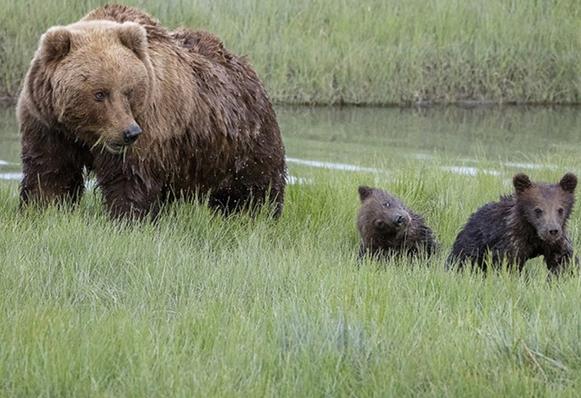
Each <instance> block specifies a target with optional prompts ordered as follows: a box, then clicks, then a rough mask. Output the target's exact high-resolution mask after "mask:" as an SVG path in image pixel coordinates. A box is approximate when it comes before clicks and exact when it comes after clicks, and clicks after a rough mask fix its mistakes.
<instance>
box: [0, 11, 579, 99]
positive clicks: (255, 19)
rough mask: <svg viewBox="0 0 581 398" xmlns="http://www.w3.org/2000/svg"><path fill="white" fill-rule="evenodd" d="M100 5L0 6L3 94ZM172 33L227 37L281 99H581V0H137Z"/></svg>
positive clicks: (10, 93)
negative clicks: (48, 41) (47, 44)
mask: <svg viewBox="0 0 581 398" xmlns="http://www.w3.org/2000/svg"><path fill="white" fill-rule="evenodd" d="M104 3H105V2H104V1H100V0H84V1H74V2H73V1H66V0H43V1H40V0H30V1H18V2H16V1H12V0H0V10H2V11H1V12H0V95H8V96H14V95H16V93H17V91H18V86H19V84H20V82H21V80H22V78H23V76H24V73H25V71H26V68H27V66H28V64H29V62H30V59H31V57H32V54H33V52H34V50H35V48H36V45H37V42H38V38H39V37H40V34H41V33H42V32H44V31H46V30H47V29H48V28H49V27H51V26H53V25H58V24H68V23H71V22H73V21H76V20H78V19H79V18H80V17H81V16H83V15H84V14H85V13H87V12H88V11H89V10H91V9H92V8H94V7H97V6H98V5H100V4H104ZM123 3H126V4H130V5H137V6H139V7H141V8H143V9H145V10H147V11H148V12H150V13H151V14H153V15H154V16H156V17H157V18H158V19H160V20H161V22H162V23H163V24H164V25H167V26H169V27H177V26H188V27H192V28H200V29H207V30H210V31H212V32H215V33H216V34H218V35H219V36H220V37H221V38H222V39H223V40H224V42H225V44H226V45H227V46H228V47H229V48H231V49H233V50H234V51H235V52H237V53H240V54H246V55H248V56H249V57H250V59H251V61H252V63H253V64H254V65H255V67H256V69H257V70H258V72H259V74H260V76H261V77H262V79H263V80H264V81H265V83H266V86H267V88H268V90H269V93H270V95H271V96H272V98H273V99H274V100H275V101H276V102H279V103H309V104H341V103H353V104H400V105H406V104H412V103H417V102H419V103H426V102H443V103H449V102H459V101H479V102H488V101H492V102H501V103H513V102H514V103H543V104H554V103H579V102H580V91H581V80H580V79H579V76H581V69H580V68H581V58H580V57H581V36H580V35H579V27H578V25H579V20H580V19H581V8H580V7H579V6H578V4H577V1H576V0H559V1H556V0H540V1H513V2H507V1H504V0H488V1H484V0H479V1H469V2H463V1H457V0H438V1H424V0H389V1H383V0H365V1H348V0H299V1H292V2H282V1H275V0H267V1H262V0H261V1H259V0H245V1H236V0H217V1H209V0H171V1H159V0H139V1H134V0H129V1H125V2H123Z"/></svg>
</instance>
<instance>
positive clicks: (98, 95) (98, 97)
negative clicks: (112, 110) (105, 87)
mask: <svg viewBox="0 0 581 398" xmlns="http://www.w3.org/2000/svg"><path fill="white" fill-rule="evenodd" d="M106 98H107V93H106V92H104V91H97V92H96V93H95V101H97V102H103V101H105V99H106Z"/></svg>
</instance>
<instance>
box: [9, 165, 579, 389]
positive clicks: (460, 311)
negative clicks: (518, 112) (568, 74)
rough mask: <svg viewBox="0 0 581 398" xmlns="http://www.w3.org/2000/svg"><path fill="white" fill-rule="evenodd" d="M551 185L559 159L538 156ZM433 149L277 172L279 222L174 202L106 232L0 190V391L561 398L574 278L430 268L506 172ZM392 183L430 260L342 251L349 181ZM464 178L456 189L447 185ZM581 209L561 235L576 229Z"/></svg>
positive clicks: (574, 384)
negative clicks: (423, 230) (433, 157)
mask: <svg viewBox="0 0 581 398" xmlns="http://www.w3.org/2000/svg"><path fill="white" fill-rule="evenodd" d="M546 163H551V164H554V165H555V167H556V169H555V170H545V171H540V170H537V171H534V172H533V173H532V175H533V176H534V178H535V179H541V180H546V181H557V180H558V178H560V176H561V174H562V173H561V170H566V169H567V167H574V168H575V169H579V162H578V161H577V160H575V159H569V158H568V159H563V158H562V157H557V156H555V157H552V158H550V159H546ZM442 164H444V163H441V162H439V161H435V162H434V163H430V164H421V163H418V162H417V161H416V162H414V161H410V162H408V163H401V162H399V163H398V167H397V168H394V164H389V163H386V164H384V165H382V167H381V169H382V170H390V172H389V173H382V172H379V173H353V172H341V171H322V170H314V169H308V168H302V167H300V166H296V165H295V166H292V167H291V172H292V173H293V174H294V175H300V176H302V177H303V178H306V179H307V182H308V183H307V184H305V185H292V186H290V188H289V191H288V196H287V205H286V208H285V212H284V215H283V217H282V219H280V220H279V221H277V222H274V221H272V220H270V219H268V218H267V217H265V216H264V215H263V216H260V217H258V218H257V219H256V220H252V219H249V218H248V217H245V216H239V217H233V218H231V219H227V220H225V219H222V218H221V217H217V216H214V215H212V214H211V213H210V211H209V210H208V209H207V208H206V207H204V206H198V205H193V204H177V205H175V206H172V207H170V208H168V209H166V212H165V214H164V217H162V219H161V220H160V222H159V223H158V224H144V225H135V226H124V225H120V224H116V223H113V222H110V221H109V220H108V219H107V217H106V216H105V215H104V214H103V208H102V207H101V205H100V204H99V196H98V194H96V193H93V192H90V193H89V194H88V195H87V196H86V197H85V198H84V200H83V202H82V204H81V206H80V207H79V208H78V209H75V210H70V211H66V212H62V211H59V210H58V209H55V208H52V209H49V210H48V211H45V212H38V211H35V210H31V211H28V212H25V213H23V214H19V213H18V212H17V210H16V209H17V207H18V200H17V195H16V191H17V190H16V184H13V183H6V182H4V183H2V185H0V253H1V266H0V291H1V292H2V294H0V342H1V344H0V379H1V380H2V382H1V383H0V395H6V396H15V395H16V396H184V397H187V396H192V395H197V396H233V395H239V396H263V395H267V396H322V395H328V396H339V395H343V396H374V395H383V396H418V395H427V396H437V397H441V396H443V395H455V396H576V394H578V391H579V389H580V388H581V349H580V347H581V346H580V345H579V341H580V340H581V328H580V327H579V325H581V313H580V312H579V303H581V278H579V276H578V275H576V276H573V277H568V278H564V279H562V280H559V281H556V282H552V283H549V282H547V280H546V278H545V276H546V273H545V269H544V267H543V264H542V261H541V260H540V259H537V260H535V261H532V262H531V263H530V264H529V265H528V267H527V268H526V271H525V273H524V275H521V276H518V275H514V274H509V273H506V272H501V273H499V274H491V275H489V276H488V277H486V278H483V277H482V276H480V275H471V274H469V273H468V274H464V275H461V274H456V273H447V272H445V271H444V270H443V261H444V258H445V256H446V254H447V251H448V249H449V247H450V245H451V243H452V241H453V239H454V237H455V234H456V232H457V230H458V228H459V227H460V226H461V225H462V223H463V222H464V221H465V220H466V217H467V216H468V215H469V214H470V213H471V212H472V211H473V210H474V209H475V208H476V207H478V206H479V205H481V204H482V203H483V202H484V201H488V200H495V199H496V198H498V195H499V194H500V193H503V192H507V191H510V180H509V177H510V175H511V174H512V169H505V168H502V167H501V168H500V169H499V170H500V172H501V175H500V176H494V175H487V174H479V175H477V176H476V177H469V176H462V175H456V174H453V173H450V172H448V171H444V170H442V169H441V167H440V166H441V165H442ZM358 183H367V184H371V185H379V186H383V187H385V188H388V189H390V190H392V191H393V192H396V193H397V194H398V195H400V196H401V197H402V198H403V199H404V200H406V201H407V202H408V203H409V204H410V206H412V207H413V208H415V209H416V210H418V211H420V212H422V213H424V214H425V215H426V218H427V220H428V222H429V224H430V225H432V226H433V228H434V230H435V231H436V233H437V234H438V237H439V239H440V241H441V242H442V244H443V251H442V253H441V254H440V255H439V256H437V257H436V258H435V259H434V260H433V261H431V262H430V263H425V262H424V261H416V262H407V261H395V262H391V263H388V264H379V263H375V262H371V261H365V262H363V263H362V264H360V265H359V266H358V265H357V262H356V253H357V243H358V242H357V234H356V230H355V225H354V221H355V220H354V219H355V212H356V209H357V206H358V203H357V193H356V184H358ZM467 187H469V188H467ZM580 227H581V213H580V212H579V209H576V212H575V213H574V216H573V218H572V220H571V225H570V229H571V232H572V236H573V238H574V239H575V240H576V241H577V243H576V247H577V248H578V247H579V243H578V237H579V228H580Z"/></svg>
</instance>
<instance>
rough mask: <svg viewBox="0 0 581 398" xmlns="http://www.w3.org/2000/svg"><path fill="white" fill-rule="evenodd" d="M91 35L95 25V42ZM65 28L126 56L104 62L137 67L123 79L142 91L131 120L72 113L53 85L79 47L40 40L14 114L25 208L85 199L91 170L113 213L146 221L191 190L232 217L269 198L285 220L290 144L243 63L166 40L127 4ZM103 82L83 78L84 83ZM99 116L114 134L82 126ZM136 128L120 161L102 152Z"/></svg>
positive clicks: (200, 37)
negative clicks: (135, 136)
mask: <svg viewBox="0 0 581 398" xmlns="http://www.w3.org/2000/svg"><path fill="white" fill-rule="evenodd" d="M105 21H110V24H111V29H115V31H116V32H118V34H117V39H116V38H115V37H114V36H111V35H110V34H109V31H104V30H99V29H102V27H103V26H105V27H107V26H108V25H107V24H108V23H109V22H105ZM122 23H124V24H122ZM93 27H96V28H98V29H97V30H95V31H94V33H92V35H93V36H91V34H89V35H88V36H87V32H89V30H90V29H93ZM65 28H68V29H71V30H75V31H76V32H78V33H79V34H81V33H82V34H84V35H86V37H89V39H87V40H92V41H90V43H91V45H93V46H94V47H95V48H97V49H98V48H99V47H98V46H102V48H103V49H111V48H112V47H113V46H115V47H114V48H115V49H117V48H119V50H118V51H117V50H116V51H117V52H116V53H115V54H118V55H119V59H111V58H107V59H104V60H103V61H102V62H103V63H105V66H109V67H110V68H109V69H110V70H113V71H115V70H117V69H120V68H127V67H128V66H127V65H129V64H131V63H133V64H135V65H136V66H139V70H135V73H129V74H128V75H127V76H128V77H129V78H133V77H135V79H139V80H136V82H137V81H139V82H143V84H139V85H138V89H139V93H138V94H139V95H134V96H133V97H132V98H134V99H132V101H134V102H135V103H133V102H132V103H131V104H130V105H131V112H129V113H128V114H126V113H127V112H126V111H127V109H129V105H128V104H127V103H126V102H124V103H121V102H120V104H121V105H119V106H117V107H115V106H112V107H111V109H112V110H111V112H109V113H107V114H103V112H101V113H99V112H100V110H98V109H92V106H87V107H79V106H75V107H71V106H69V107H67V106H66V105H63V103H62V101H63V99H62V98H61V97H65V96H66V95H61V94H60V92H58V91H57V89H56V87H55V86H54V84H52V83H51V82H52V81H53V80H51V79H53V78H54V76H55V74H56V73H60V72H61V71H62V70H59V68H61V69H62V68H64V67H65V66H64V65H66V60H67V56H66V55H65V56H64V57H63V56H61V54H67V53H68V52H69V51H72V49H71V46H72V44H71V42H70V41H69V40H68V38H67V37H66V35H63V34H62V32H63V30H62V29H63V28H58V27H57V28H53V29H51V30H49V32H47V34H45V36H43V39H42V40H41V44H40V46H39V49H38V50H37V52H36V54H35V57H34V59H33V61H32V64H31V67H30V69H29V71H28V74H27V76H26V79H25V83H24V87H23V90H22V93H21V95H20V98H19V104H18V111H17V112H18V119H19V123H20V130H21V135H22V161H23V171H24V180H23V182H22V185H21V203H22V204H23V205H25V204H27V203H29V202H39V203H41V204H45V203H49V202H73V203H76V202H78V200H79V199H80V197H81V195H82V194H83V187H84V173H83V171H84V170H92V171H94V173H95V175H96V178H97V183H98V186H99V187H100V189H101V192H102V194H103V197H104V201H105V204H106V206H107V208H108V209H109V212H110V213H111V215H112V216H113V217H131V218H142V217H144V216H145V215H147V214H148V213H155V212H156V210H157V209H158V208H159V205H160V204H161V203H163V202H164V201H168V200H170V199H173V198H176V197H185V198H192V197H193V196H195V194H202V195H205V194H209V195H210V196H209V201H210V204H211V205H212V206H214V207H217V208H219V209H221V210H223V211H224V212H226V213H229V212H232V211H238V210H240V209H242V208H246V207H247V206H248V204H249V203H250V202H253V203H254V204H260V203H262V202H263V201H265V200H266V201H268V202H271V203H272V204H273V205H274V211H275V214H276V215H278V214H280V212H281V211H282V206H283V199H284V189H285V184H286V165H285V160H284V147H283V143H282V139H281V135H280V132H279V128H278V124H277V121H276V116H275V113H274V110H273V108H272V105H271V103H270V100H269V98H268V96H267V94H266V92H265V89H264V87H263V85H262V83H261V82H260V80H259V79H258V76H257V75H256V73H255V72H254V70H253V69H252V68H251V67H250V65H249V64H248V63H247V62H246V60H245V59H243V58H241V57H238V56H236V55H234V54H232V53H230V52H229V51H228V50H227V49H225V48H224V47H223V45H222V43H221V42H220V40H219V39H217V38H216V37H215V36H213V35H211V34H209V33H206V32H193V31H189V30H187V29H180V30H178V31H176V32H170V31H168V30H167V29H166V28H164V27H162V26H161V25H160V24H159V23H158V22H157V21H156V20H155V19H153V18H152V17H150V16H149V15H147V14H145V13H143V12H141V11H139V10H137V9H134V8H130V7H125V6H117V5H113V6H105V7H102V8H99V9H96V10H94V11H92V12H91V13H89V14H88V15H87V16H86V17H85V18H83V19H82V20H81V21H80V22H78V23H76V24H73V25H70V27H65ZM103 32H105V33H103ZM93 39H94V40H93ZM119 43H121V44H119ZM121 46H123V48H124V49H123V48H121ZM96 52H99V51H98V50H96ZM87 62H90V61H87ZM107 62H111V65H107V64H106V63H107ZM117 65H119V66H117ZM73 67H74V65H73ZM83 67H84V68H86V69H88V70H90V69H91V65H83ZM99 67H101V66H99ZM134 75H135V76H134ZM99 78H100V77H99V76H95V74H94V73H87V80H88V81H90V80H94V79H99ZM104 78H110V76H105V77H104ZM124 79H125V80H127V79H126V78H125V77H124ZM122 82H123V79H121V83H122ZM59 83H63V82H59ZM61 86H66V85H63V84H61ZM64 94H67V93H64ZM63 109H64V111H63ZM103 115H104V116H103ZM103 117H105V118H106V122H107V123H108V124H107V126H105V127H103V126H92V128H93V130H99V134H95V133H94V132H93V131H91V128H89V127H86V128H85V126H83V128H81V127H80V126H81V125H82V124H83V123H86V121H87V120H97V121H101V120H105V119H102V118H103ZM63 119H66V122H63V121H62V120H63ZM132 120H134V121H135V122H136V123H137V124H138V125H139V126H141V128H142V129H143V133H142V135H141V136H140V137H139V138H138V139H137V141H136V142H135V143H134V144H133V145H131V146H128V147H125V148H122V151H121V153H120V154H113V153H110V151H108V150H104V148H105V149H106V148H108V147H107V143H113V144H114V143H115V140H118V139H119V134H120V133H119V131H120V129H122V128H123V126H125V125H127V124H128V123H130V122H131V121H132ZM77 122H78V123H79V127H78V128H77V126H76V125H75V123H77ZM104 123H105V122H104ZM110 146H111V145H109V147H110ZM115 148H117V147H116V146H115Z"/></svg>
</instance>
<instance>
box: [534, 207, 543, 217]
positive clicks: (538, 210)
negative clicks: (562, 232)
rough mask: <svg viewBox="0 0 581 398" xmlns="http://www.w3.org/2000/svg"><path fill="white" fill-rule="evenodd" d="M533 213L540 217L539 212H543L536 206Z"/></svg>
mask: <svg viewBox="0 0 581 398" xmlns="http://www.w3.org/2000/svg"><path fill="white" fill-rule="evenodd" d="M535 214H536V215H537V217H540V215H541V214H543V209H539V208H538V207H537V208H536V209H535Z"/></svg>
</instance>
